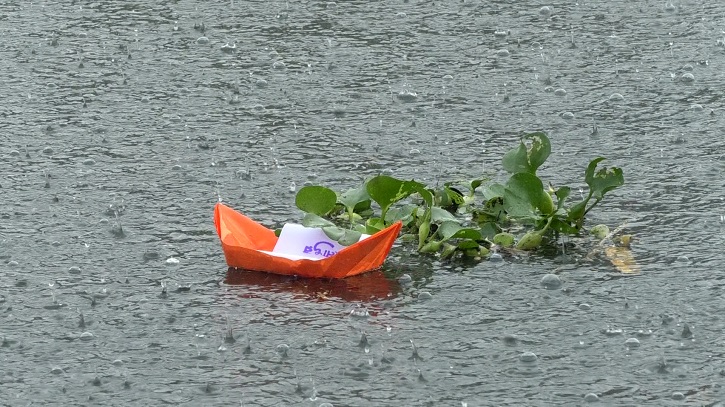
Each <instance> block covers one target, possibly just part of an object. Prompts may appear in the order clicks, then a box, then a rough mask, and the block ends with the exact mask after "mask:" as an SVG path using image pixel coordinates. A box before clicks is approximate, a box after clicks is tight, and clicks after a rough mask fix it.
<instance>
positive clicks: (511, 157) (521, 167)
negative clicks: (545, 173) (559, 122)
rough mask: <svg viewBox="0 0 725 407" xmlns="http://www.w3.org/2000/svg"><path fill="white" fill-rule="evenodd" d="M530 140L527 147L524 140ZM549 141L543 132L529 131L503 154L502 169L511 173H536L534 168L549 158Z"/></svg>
mask: <svg viewBox="0 0 725 407" xmlns="http://www.w3.org/2000/svg"><path fill="white" fill-rule="evenodd" d="M527 140H530V141H531V146H530V147H528V148H527V146H526V144H525V142H526V141H527ZM550 154H551V143H550V142H549V138H548V137H547V136H546V134H545V133H542V132H536V133H530V134H527V135H525V136H524V137H522V139H521V142H520V143H519V145H518V146H517V147H516V148H514V149H512V150H510V151H508V152H507V153H506V154H504V156H503V169H504V170H506V171H508V172H510V173H512V174H516V173H520V172H526V173H529V174H536V170H537V169H538V168H539V167H541V165H542V164H544V162H545V161H546V159H547V158H549V155H550Z"/></svg>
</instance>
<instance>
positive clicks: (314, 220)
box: [302, 212, 335, 228]
mask: <svg viewBox="0 0 725 407" xmlns="http://www.w3.org/2000/svg"><path fill="white" fill-rule="evenodd" d="M302 225H303V226H306V227H308V228H324V227H328V226H335V224H334V223H332V222H330V221H329V220H327V219H325V218H323V217H321V216H318V215H315V214H314V213H309V212H308V213H306V214H305V217H304V218H302Z"/></svg>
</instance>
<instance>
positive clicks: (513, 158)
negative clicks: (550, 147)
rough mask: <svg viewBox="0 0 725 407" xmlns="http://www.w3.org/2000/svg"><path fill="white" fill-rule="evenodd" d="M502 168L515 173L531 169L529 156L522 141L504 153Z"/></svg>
mask: <svg viewBox="0 0 725 407" xmlns="http://www.w3.org/2000/svg"><path fill="white" fill-rule="evenodd" d="M503 169H504V170H506V171H508V172H510V173H512V174H516V173H517V172H529V171H530V170H531V165H529V157H528V155H527V154H526V145H525V144H524V142H523V141H522V142H520V143H519V145H518V147H516V148H514V149H512V150H510V151H508V152H507V153H506V154H504V156H503Z"/></svg>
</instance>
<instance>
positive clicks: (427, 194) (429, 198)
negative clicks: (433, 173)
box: [405, 181, 433, 208]
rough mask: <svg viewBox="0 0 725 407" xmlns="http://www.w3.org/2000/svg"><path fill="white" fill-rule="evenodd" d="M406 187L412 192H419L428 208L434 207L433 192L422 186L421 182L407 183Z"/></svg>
mask: <svg viewBox="0 0 725 407" xmlns="http://www.w3.org/2000/svg"><path fill="white" fill-rule="evenodd" d="M405 184H406V185H405V187H406V188H409V189H410V190H412V191H414V192H417V193H418V195H420V197H421V198H423V201H424V202H425V204H426V205H428V207H429V208H430V207H432V206H433V192H431V191H430V190H429V189H428V188H426V187H425V185H423V184H421V183H420V182H416V181H406V183H405Z"/></svg>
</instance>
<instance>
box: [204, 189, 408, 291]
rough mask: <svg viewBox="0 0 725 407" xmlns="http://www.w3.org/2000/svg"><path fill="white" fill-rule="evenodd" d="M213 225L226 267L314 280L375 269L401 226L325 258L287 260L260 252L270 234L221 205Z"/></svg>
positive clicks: (270, 242) (269, 245) (272, 240)
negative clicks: (312, 278)
mask: <svg viewBox="0 0 725 407" xmlns="http://www.w3.org/2000/svg"><path fill="white" fill-rule="evenodd" d="M214 224H215V225H216V230H217V234H218V235H219V239H220V240H221V245H222V250H223V251H224V257H225V258H226V261H227V264H228V265H229V266H230V267H236V268H241V269H247V270H255V271H264V272H268V273H275V274H284V275H296V276H300V277H315V278H345V277H350V276H354V275H357V274H360V273H364V272H366V271H370V270H374V269H377V268H379V267H380V266H382V265H383V262H384V261H385V258H386V257H387V255H388V253H389V252H390V249H391V248H392V246H393V243H394V242H395V239H396V238H397V237H398V234H399V233H400V228H401V227H402V225H401V223H400V222H397V223H395V224H393V225H391V226H390V227H388V228H386V229H384V230H382V231H380V232H378V233H376V234H374V235H372V236H370V237H368V238H367V239H364V240H361V241H360V242H357V243H355V244H353V245H350V246H348V247H346V248H344V249H342V250H340V251H339V252H338V253H337V254H335V255H333V256H331V257H328V258H325V259H321V260H308V259H300V260H291V259H287V258H284V257H277V256H274V255H271V254H269V253H264V251H272V250H273V249H274V245H275V244H276V243H277V236H275V234H274V231H273V230H271V229H268V228H266V227H265V226H263V225H260V224H259V223H257V222H255V221H253V220H252V219H250V218H248V217H246V216H244V215H242V214H241V213H239V212H237V211H235V210H233V209H232V208H230V207H228V206H226V205H224V204H222V203H217V204H216V207H215V208H214Z"/></svg>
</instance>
